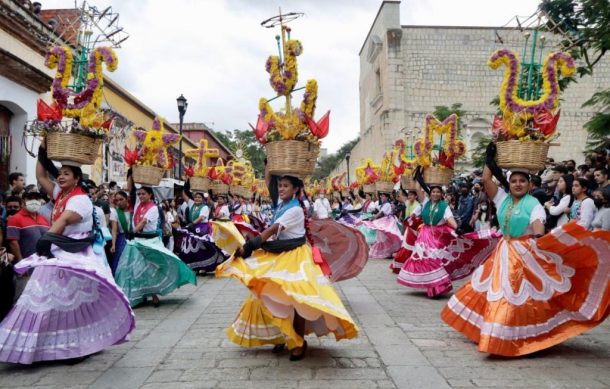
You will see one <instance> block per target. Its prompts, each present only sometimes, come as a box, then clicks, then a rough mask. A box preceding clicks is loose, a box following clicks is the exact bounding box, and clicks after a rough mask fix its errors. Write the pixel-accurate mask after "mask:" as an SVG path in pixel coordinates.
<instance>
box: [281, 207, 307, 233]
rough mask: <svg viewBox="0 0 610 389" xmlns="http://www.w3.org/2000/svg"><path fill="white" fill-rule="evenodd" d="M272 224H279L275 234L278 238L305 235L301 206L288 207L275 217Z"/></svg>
mask: <svg viewBox="0 0 610 389" xmlns="http://www.w3.org/2000/svg"><path fill="white" fill-rule="evenodd" d="M280 204H281V203H280ZM274 224H279V225H280V230H279V233H278V234H277V235H276V239H278V240H282V239H295V238H300V237H302V236H305V215H303V209H302V208H301V207H292V208H290V209H289V210H287V211H286V212H284V214H283V215H282V216H280V217H279V218H277V220H276V221H275V223H274Z"/></svg>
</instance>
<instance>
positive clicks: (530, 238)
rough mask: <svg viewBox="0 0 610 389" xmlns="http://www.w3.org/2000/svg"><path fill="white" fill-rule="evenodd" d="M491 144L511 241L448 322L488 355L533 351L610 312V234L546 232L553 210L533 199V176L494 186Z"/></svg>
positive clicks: (492, 190) (457, 299)
mask: <svg viewBox="0 0 610 389" xmlns="http://www.w3.org/2000/svg"><path fill="white" fill-rule="evenodd" d="M495 153H496V146H495V145H494V144H490V146H488V150H487V161H486V166H485V169H484V170H483V184H484V186H485V191H486V193H487V194H488V196H489V197H490V198H491V199H493V201H494V203H495V204H496V206H497V208H498V222H499V224H500V228H501V229H502V233H503V234H504V237H503V238H502V239H501V241H500V243H499V244H498V245H497V247H496V249H495V250H494V251H493V252H492V253H491V255H490V256H489V258H488V259H487V260H486V261H485V262H483V264H482V265H481V266H479V268H478V269H477V270H476V271H475V272H474V274H473V275H472V278H471V280H470V281H469V282H468V283H467V284H465V285H464V286H463V287H462V288H460V289H459V290H458V291H457V292H456V294H455V295H453V297H451V299H450V300H449V303H448V304H447V306H446V307H445V308H444V309H443V312H442V313H441V318H442V319H443V320H444V321H445V322H446V323H447V324H449V325H450V326H452V327H453V328H455V329H456V330H458V331H460V332H462V333H463V334H464V335H466V336H467V337H468V338H470V339H471V340H473V341H474V342H476V343H478V345H479V346H478V349H479V351H481V352H486V353H491V354H498V355H504V356H519V355H525V354H531V353H533V352H536V351H539V350H543V349H546V348H549V347H551V346H554V345H556V344H559V343H561V342H563V341H565V340H567V339H569V338H572V337H574V336H576V335H578V334H580V333H582V332H584V331H587V330H589V329H591V328H593V327H595V326H597V325H598V324H600V323H601V322H602V321H603V320H604V319H605V318H606V317H607V316H608V314H609V313H610V310H609V308H610V272H608V270H607V269H608V267H609V266H610V232H607V231H595V232H589V231H586V230H585V229H584V228H582V227H581V226H579V225H578V224H577V223H576V222H575V221H573V222H570V223H567V224H564V225H562V226H561V227H558V228H555V229H554V230H552V231H551V232H550V233H548V234H547V235H544V236H543V234H544V221H545V217H546V215H545V212H544V209H543V207H542V206H541V205H540V203H539V202H538V200H537V199H536V198H534V197H532V196H531V195H529V194H528V189H529V174H527V173H526V172H524V171H521V170H513V171H512V174H511V175H510V179H509V181H508V182H506V179H504V178H503V177H502V176H501V173H499V172H498V170H499V169H498V170H496V169H495V168H494V170H495V173H496V174H494V175H495V176H496V178H498V179H499V180H500V182H502V183H503V185H504V186H505V187H507V188H508V191H504V190H503V189H501V188H498V186H497V185H496V184H495V183H494V182H493V180H492V170H490V168H489V166H494V165H495V162H494V156H495Z"/></svg>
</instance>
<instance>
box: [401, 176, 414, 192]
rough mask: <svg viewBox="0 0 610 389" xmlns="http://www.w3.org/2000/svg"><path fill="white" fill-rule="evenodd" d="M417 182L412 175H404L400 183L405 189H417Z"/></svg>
mask: <svg viewBox="0 0 610 389" xmlns="http://www.w3.org/2000/svg"><path fill="white" fill-rule="evenodd" d="M416 182H417V181H415V180H414V179H413V177H412V176H407V175H404V174H403V175H402V177H400V185H401V186H402V189H404V190H415V185H416Z"/></svg>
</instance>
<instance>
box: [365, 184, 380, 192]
mask: <svg viewBox="0 0 610 389" xmlns="http://www.w3.org/2000/svg"><path fill="white" fill-rule="evenodd" d="M362 190H363V191H364V193H375V191H376V190H377V188H376V185H375V184H366V185H363V186H362Z"/></svg>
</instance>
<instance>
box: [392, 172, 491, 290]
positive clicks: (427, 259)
mask: <svg viewBox="0 0 610 389" xmlns="http://www.w3.org/2000/svg"><path fill="white" fill-rule="evenodd" d="M416 178H417V179H418V181H420V185H421V186H422V188H424V191H426V193H429V198H428V199H427V200H426V201H425V202H424V203H423V205H422V206H420V207H419V208H418V209H416V210H415V211H414V215H415V216H421V218H422V219H423V225H422V227H421V229H420V231H419V233H418V235H417V239H416V241H415V244H414V247H413V251H412V253H411V255H410V256H409V258H407V260H406V261H405V263H404V264H403V266H402V268H401V269H400V272H399V273H398V279H397V281H398V283H399V284H401V285H404V286H407V287H410V288H416V289H426V291H427V294H428V297H437V296H440V295H442V294H444V293H447V292H449V291H450V290H451V289H452V288H453V285H452V280H458V279H461V278H464V277H467V276H469V275H470V274H471V273H472V272H473V271H474V269H476V267H477V266H478V265H479V264H480V263H481V262H482V261H483V260H484V259H485V258H487V255H488V254H489V252H491V250H492V249H493V248H494V247H495V245H496V243H497V241H498V239H499V235H498V234H496V233H495V232H492V231H487V232H485V231H484V232H481V233H469V234H464V235H461V236H458V235H457V234H456V232H455V231H454V230H455V229H456V228H457V223H456V221H455V219H454V217H453V213H452V212H451V209H450V208H449V205H448V204H447V203H446V202H445V201H444V200H443V199H442V197H443V189H442V188H441V187H440V186H438V185H432V186H430V187H428V185H427V184H426V183H425V182H423V179H422V177H421V176H420V175H419V170H418V173H416Z"/></svg>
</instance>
